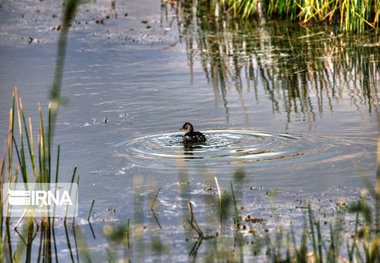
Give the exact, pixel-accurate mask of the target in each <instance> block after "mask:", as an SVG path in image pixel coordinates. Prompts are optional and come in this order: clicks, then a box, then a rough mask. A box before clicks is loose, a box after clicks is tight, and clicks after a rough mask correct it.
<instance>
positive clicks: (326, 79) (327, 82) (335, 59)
mask: <svg viewBox="0 0 380 263" xmlns="http://www.w3.org/2000/svg"><path fill="white" fill-rule="evenodd" d="M176 12H177V17H176V19H177V22H178V29H179V39H180V41H181V42H183V43H184V44H185V46H186V51H187V57H188V62H189V67H190V73H191V75H192V72H193V66H194V61H195V60H196V58H199V60H200V63H201V66H202V68H203V71H204V74H205V77H206V78H207V80H208V82H209V83H210V84H211V86H212V88H213V91H214V97H215V105H216V107H218V106H219V105H218V104H219V103H220V102H221V103H222V105H223V107H224V109H225V114H226V118H227V121H229V116H230V111H231V109H230V108H231V106H230V105H231V104H232V96H234V99H235V97H236V95H237V97H238V101H239V102H240V107H241V108H242V110H243V112H244V115H245V120H246V122H248V114H249V109H248V106H247V105H248V101H247V96H245V95H246V93H253V94H254V98H255V100H256V102H259V100H262V99H263V97H265V98H269V99H270V101H271V102H272V111H273V113H274V114H276V113H281V112H285V113H286V115H287V120H288V122H289V121H290V120H291V114H294V113H295V114H301V115H302V116H303V117H302V119H303V120H305V121H315V120H316V117H317V116H321V113H322V112H323V111H325V110H329V111H331V112H332V111H334V107H335V105H336V104H337V103H338V102H341V101H342V100H343V98H347V97H348V98H349V99H350V104H351V105H355V106H356V108H357V110H358V111H359V110H360V107H361V106H363V105H364V106H367V108H368V113H369V114H372V113H373V112H374V111H376V110H377V109H376V107H374V105H376V104H377V103H378V102H379V97H378V91H377V84H378V83H379V67H380V66H379V65H380V64H379V61H380V55H379V54H380V45H379V44H378V43H379V41H380V39H379V38H380V37H379V36H375V34H374V33H373V32H369V33H367V35H360V36H359V35H350V34H339V33H337V31H335V30H334V28H333V27H330V26H326V25H324V26H321V25H318V26H315V25H314V26H309V27H306V26H303V27H301V26H299V25H297V24H290V23H287V22H282V21H281V22H276V21H271V22H268V23H265V22H262V21H248V20H244V21H240V20H232V19H231V20H228V21H223V22H221V21H218V20H217V18H211V17H210V16H205V15H200V12H202V11H195V10H194V9H193V8H192V6H181V5H179V6H176ZM196 12H198V13H196ZM191 78H193V77H192V76H191ZM261 89H262V90H263V91H264V92H265V95H266V96H260V95H259V92H262V90H261Z"/></svg>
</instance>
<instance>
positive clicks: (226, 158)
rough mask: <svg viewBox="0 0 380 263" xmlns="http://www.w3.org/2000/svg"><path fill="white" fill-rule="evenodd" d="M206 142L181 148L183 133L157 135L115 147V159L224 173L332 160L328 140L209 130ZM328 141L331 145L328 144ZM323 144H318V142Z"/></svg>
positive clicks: (159, 166) (143, 165)
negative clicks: (230, 169) (242, 168)
mask: <svg viewBox="0 0 380 263" xmlns="http://www.w3.org/2000/svg"><path fill="white" fill-rule="evenodd" d="M204 134H205V135H206V137H207V142H205V143H201V144H193V145H184V144H183V143H182V133H167V134H156V135H150V136H144V137H140V138H135V139H132V140H127V141H123V142H121V143H118V144H116V145H114V146H115V147H116V149H117V155H119V156H125V157H126V158H127V159H128V161H129V162H131V163H132V164H133V165H136V166H140V167H145V168H147V167H149V168H153V169H173V168H178V167H182V166H186V167H187V168H190V169H192V168H195V169H197V168H198V167H199V166H200V165H205V166H207V167H212V168H214V169H218V168H219V169H224V168H225V167H226V166H228V165H234V164H237V163H242V164H247V165H256V166H258V167H266V166H273V165H280V164H295V163H301V162H302V163H303V162H310V161H316V160H322V159H326V158H330V157H332V156H335V155H336V154H337V153H336V152H335V150H332V149H331V147H332V145H334V144H335V143H332V142H331V139H328V138H314V139H309V138H305V137H302V136H300V135H293V134H278V135H275V134H270V133H263V132H256V131H250V130H209V131H206V132H204ZM329 140H330V141H329ZM322 141H323V142H324V143H321V142H322Z"/></svg>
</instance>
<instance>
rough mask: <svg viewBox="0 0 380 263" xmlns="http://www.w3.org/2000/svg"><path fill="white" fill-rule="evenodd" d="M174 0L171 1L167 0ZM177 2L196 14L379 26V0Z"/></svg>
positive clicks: (348, 28) (344, 26)
mask: <svg viewBox="0 0 380 263" xmlns="http://www.w3.org/2000/svg"><path fill="white" fill-rule="evenodd" d="M167 2H172V3H173V2H174V1H167ZM179 2H180V5H182V6H186V7H189V8H195V9H196V12H197V14H198V15H200V16H203V15H204V14H210V15H213V16H216V17H220V18H225V17H234V18H235V17H238V16H239V17H241V18H242V19H248V18H250V17H259V16H262V15H263V14H264V15H265V16H266V17H268V18H270V19H272V18H281V19H290V20H292V21H299V22H301V23H309V22H327V23H337V24H339V26H340V29H341V30H342V31H357V32H363V31H364V30H365V29H366V28H373V29H376V31H377V32H378V30H379V24H380V22H379V19H380V2H379V1H377V0H213V1H206V0H198V1H194V2H191V1H190V3H189V1H186V0H181V1H179Z"/></svg>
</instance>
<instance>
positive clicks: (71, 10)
mask: <svg viewBox="0 0 380 263" xmlns="http://www.w3.org/2000/svg"><path fill="white" fill-rule="evenodd" d="M78 4H79V1H78V0H67V1H65V2H64V6H65V7H64V8H63V16H62V17H63V19H62V24H63V28H62V30H61V33H60V37H59V44H58V51H57V60H56V68H55V76H54V81H53V85H52V88H51V103H50V104H49V109H48V117H47V119H48V120H47V125H46V126H45V125H44V120H43V114H42V110H41V105H39V106H38V107H39V115H40V120H39V124H40V125H39V129H38V142H37V145H36V144H35V141H34V140H35V139H34V138H35V136H34V134H33V127H32V121H31V118H30V117H29V118H28V121H27V119H26V117H25V112H24V108H23V105H22V100H21V98H19V97H18V94H17V89H15V90H14V92H13V99H12V107H11V109H10V111H9V130H8V136H6V137H5V139H4V156H3V158H2V161H1V173H0V189H1V190H0V191H1V194H0V210H1V218H0V234H1V238H0V261H1V262H20V261H21V260H22V259H23V258H25V262H34V261H35V260H32V248H33V244H35V243H36V242H37V241H36V240H37V236H38V235H39V238H40V240H39V245H38V253H37V254H38V255H37V262H40V260H42V261H43V262H45V261H46V262H50V261H51V260H52V258H53V254H54V256H55V259H56V261H57V262H58V252H57V246H56V236H55V214H51V213H50V212H43V213H42V214H41V215H40V220H37V219H36V218H35V217H33V216H28V217H24V215H23V216H21V218H20V219H19V220H18V222H17V223H16V225H15V226H14V230H15V233H16V234H18V241H17V243H16V246H15V247H13V246H12V244H13V243H12V242H11V231H10V226H11V221H10V217H11V214H10V212H8V211H7V212H6V214H3V213H4V211H3V205H4V202H5V200H4V198H6V197H5V196H3V192H2V191H3V185H4V183H6V182H7V183H9V184H11V185H13V184H14V183H16V182H19V173H21V177H22V182H23V183H24V184H25V185H26V187H28V188H29V183H32V182H34V183H44V184H50V183H58V181H59V161H60V145H58V146H57V153H56V155H57V159H56V166H55V174H54V173H53V171H54V168H53V162H54V161H53V160H52V156H53V137H54V128H55V119H56V115H57V112H58V107H59V103H60V102H61V97H60V91H61V83H62V76H63V66H64V58H65V50H66V42H67V35H68V30H69V27H70V24H71V22H72V20H73V18H74V17H75V13H76V8H77V6H78ZM16 122H17V123H18V135H17V129H16V128H15V125H16ZM17 137H18V139H17ZM25 140H26V142H25ZM25 143H26V144H25ZM35 146H37V150H35ZM35 151H37V154H36V153H35ZM15 159H16V160H15ZM14 164H16V167H15V168H14ZM76 170H77V167H75V168H74V172H73V175H72V179H71V182H72V183H73V182H74V180H75V176H76ZM77 182H78V183H79V177H78V178H77ZM54 212H55V210H54ZM54 212H53V213H54ZM66 222H67V217H66V216H65V217H64V226H65V232H66V237H67V238H68V230H67V224H66ZM73 222H75V218H74V220H73ZM73 225H74V224H73ZM19 227H22V230H21V232H19V231H18V228H19ZM4 228H5V229H4ZM73 230H74V236H75V229H74V228H73ZM67 241H68V246H69V248H70V241H69V239H68V240H67ZM53 249H54V252H53ZM70 254H71V257H72V259H73V255H72V253H71V248H70Z"/></svg>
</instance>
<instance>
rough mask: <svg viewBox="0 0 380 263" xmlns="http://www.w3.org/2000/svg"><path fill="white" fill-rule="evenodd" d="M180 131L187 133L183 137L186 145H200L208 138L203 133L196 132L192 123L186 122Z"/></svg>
mask: <svg viewBox="0 0 380 263" xmlns="http://www.w3.org/2000/svg"><path fill="white" fill-rule="evenodd" d="M180 130H181V131H186V133H185V134H184V135H183V136H182V141H183V142H184V143H200V142H205V141H206V136H205V135H204V134H203V133H201V132H198V131H194V127H193V125H192V124H191V123H190V122H186V123H185V124H184V125H183V127H182V128H181V129H180Z"/></svg>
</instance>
